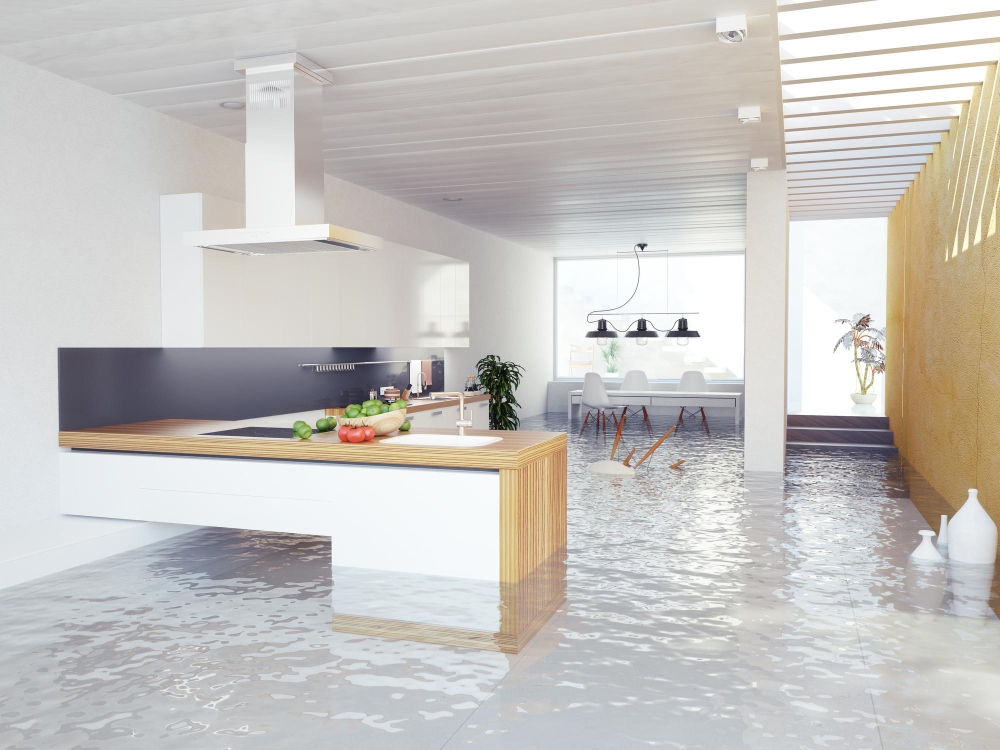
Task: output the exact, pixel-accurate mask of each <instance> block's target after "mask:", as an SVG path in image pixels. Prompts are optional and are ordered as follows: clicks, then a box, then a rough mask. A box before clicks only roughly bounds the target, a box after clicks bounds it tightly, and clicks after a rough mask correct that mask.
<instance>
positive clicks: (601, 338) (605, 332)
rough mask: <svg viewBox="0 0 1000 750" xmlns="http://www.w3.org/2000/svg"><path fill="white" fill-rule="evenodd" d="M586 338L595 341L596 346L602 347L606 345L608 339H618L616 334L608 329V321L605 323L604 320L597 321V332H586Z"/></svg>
mask: <svg viewBox="0 0 1000 750" xmlns="http://www.w3.org/2000/svg"><path fill="white" fill-rule="evenodd" d="M586 338H588V339H597V345H598V346H604V345H605V344H606V343H608V339H616V338H618V334H617V333H615V332H614V331H612V330H610V329H609V328H608V321H606V320H605V319H604V318H601V319H600V320H599V321H597V330H596V331H587V336H586Z"/></svg>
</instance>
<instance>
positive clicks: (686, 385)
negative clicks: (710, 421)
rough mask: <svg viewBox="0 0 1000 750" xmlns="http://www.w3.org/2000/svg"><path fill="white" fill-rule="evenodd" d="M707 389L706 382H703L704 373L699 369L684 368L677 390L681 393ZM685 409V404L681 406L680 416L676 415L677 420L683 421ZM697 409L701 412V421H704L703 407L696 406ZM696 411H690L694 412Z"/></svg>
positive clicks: (701, 391)
mask: <svg viewBox="0 0 1000 750" xmlns="http://www.w3.org/2000/svg"><path fill="white" fill-rule="evenodd" d="M707 390H708V383H707V382H705V374H704V373H703V372H701V371H699V370H686V371H685V372H684V374H682V375H681V382H679V383H678V384H677V392H678V393H682V392H686V393H704V392H705V391H707ZM685 411H687V407H686V406H682V407H681V413H680V416H678V417H677V421H678V422H683V421H684V412H685ZM698 411H700V412H701V421H702V422H704V421H705V408H704V407H698ZM696 413H697V412H692V414H696Z"/></svg>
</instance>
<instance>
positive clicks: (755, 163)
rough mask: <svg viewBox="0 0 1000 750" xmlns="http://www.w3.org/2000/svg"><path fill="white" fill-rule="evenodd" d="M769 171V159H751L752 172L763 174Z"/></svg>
mask: <svg viewBox="0 0 1000 750" xmlns="http://www.w3.org/2000/svg"><path fill="white" fill-rule="evenodd" d="M765 169H767V159H766V158H764V159H751V160H750V171H751V172H763V171H764V170H765Z"/></svg>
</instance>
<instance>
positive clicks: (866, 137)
mask: <svg viewBox="0 0 1000 750" xmlns="http://www.w3.org/2000/svg"><path fill="white" fill-rule="evenodd" d="M945 132H947V130H941V129H940V128H934V129H933V130H901V131H899V132H898V133H878V134H877V135H840V136H835V137H832V138H803V139H801V140H799V139H796V140H793V141H786V143H785V145H786V146H788V145H791V144H799V143H827V142H829V141H867V140H871V139H873V138H901V137H903V136H907V135H934V134H941V133H945ZM786 134H787V131H786ZM940 142H941V141H940V140H937V141H928V143H940ZM907 145H914V144H907Z"/></svg>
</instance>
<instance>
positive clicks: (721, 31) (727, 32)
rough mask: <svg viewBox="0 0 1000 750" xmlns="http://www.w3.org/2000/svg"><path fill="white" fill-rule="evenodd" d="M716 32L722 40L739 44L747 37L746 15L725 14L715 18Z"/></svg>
mask: <svg viewBox="0 0 1000 750" xmlns="http://www.w3.org/2000/svg"><path fill="white" fill-rule="evenodd" d="M715 33H716V35H717V36H718V37H719V41H720V42H725V43H726V44H739V43H740V42H742V41H743V40H744V39H746V38H747V17H746V16H725V17H723V18H716V19H715Z"/></svg>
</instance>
